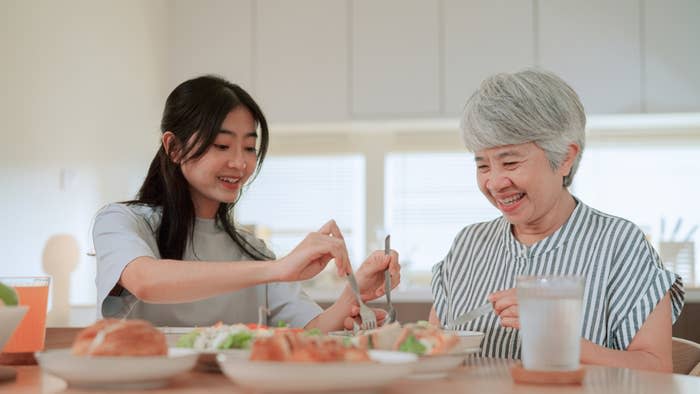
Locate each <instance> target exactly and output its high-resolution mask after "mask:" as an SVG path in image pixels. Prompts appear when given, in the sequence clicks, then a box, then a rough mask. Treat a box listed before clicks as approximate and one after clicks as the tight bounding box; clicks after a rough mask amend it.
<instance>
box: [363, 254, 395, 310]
mask: <svg viewBox="0 0 700 394" xmlns="http://www.w3.org/2000/svg"><path fill="white" fill-rule="evenodd" d="M387 269H388V270H389V274H390V275H391V288H392V289H393V288H395V287H396V286H397V285H398V284H399V282H401V265H400V264H399V254H398V253H396V251H394V250H392V251H391V253H390V254H388V255H385V254H384V251H383V250H381V251H379V250H378V251H375V252H373V253H372V254H371V255H369V257H367V260H365V262H364V263H362V265H361V266H360V268H358V269H357V272H355V278H356V279H357V285H358V287H359V289H360V296H361V297H362V300H363V301H371V300H374V299H376V298H378V297H381V296H383V295H384V271H386V270H387Z"/></svg>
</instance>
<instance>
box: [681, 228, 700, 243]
mask: <svg viewBox="0 0 700 394" xmlns="http://www.w3.org/2000/svg"><path fill="white" fill-rule="evenodd" d="M697 229H698V225H697V224H696V225H695V226H693V228H691V229H690V231H689V232H688V235H686V236H685V238H683V242H689V241H690V240H691V239H692V238H693V235H695V231H697Z"/></svg>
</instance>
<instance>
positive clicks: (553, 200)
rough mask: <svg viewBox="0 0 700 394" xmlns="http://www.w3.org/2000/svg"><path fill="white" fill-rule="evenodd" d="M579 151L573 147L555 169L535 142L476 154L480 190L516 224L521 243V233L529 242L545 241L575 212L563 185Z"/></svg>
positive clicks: (517, 235) (485, 150)
mask: <svg viewBox="0 0 700 394" xmlns="http://www.w3.org/2000/svg"><path fill="white" fill-rule="evenodd" d="M576 152H578V148H577V147H576V145H572V146H570V150H569V155H568V157H567V159H565V160H564V162H563V163H562V164H561V165H560V166H559V168H557V169H556V170H554V169H552V167H551V165H550V163H549V161H548V160H547V156H546V154H545V152H544V151H543V150H542V149H541V148H540V147H539V146H537V145H536V144H535V143H532V142H529V143H524V144H517V145H505V146H498V147H494V148H489V149H484V150H481V151H478V152H476V155H475V161H476V165H477V181H478V183H479V189H480V190H481V192H482V193H484V195H485V196H486V198H487V199H488V200H489V201H490V202H491V204H493V205H494V206H495V207H496V208H498V210H500V211H501V213H503V216H504V217H505V218H506V220H508V222H510V223H511V224H512V225H513V231H514V233H515V235H516V237H518V239H520V240H521V241H524V240H523V239H521V238H520V237H519V235H522V234H529V236H527V237H526V238H528V239H527V241H534V242H536V241H538V240H539V239H543V238H544V237H546V236H547V235H549V234H551V233H553V232H554V231H556V230H557V229H558V228H559V227H561V225H563V224H564V222H565V221H566V219H567V218H568V217H569V215H570V214H571V212H572V211H573V207H574V206H575V202H574V200H573V198H572V197H571V195H570V194H569V192H568V191H567V189H566V188H564V187H563V186H562V182H563V177H564V176H565V175H567V174H568V173H569V171H570V170H571V163H572V162H573V157H574V156H575V153H576ZM534 242H532V243H534ZM527 243H530V242H527Z"/></svg>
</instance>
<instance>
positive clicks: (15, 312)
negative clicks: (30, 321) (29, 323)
mask: <svg viewBox="0 0 700 394" xmlns="http://www.w3.org/2000/svg"><path fill="white" fill-rule="evenodd" d="M27 310H29V307H27V306H26V305H19V306H3V307H0V350H2V348H4V347H5V343H6V342H7V341H8V340H9V339H10V337H11V336H12V333H13V332H15V328H17V326H18V325H19V323H20V322H21V321H22V318H23V317H24V315H25V314H26V313H27Z"/></svg>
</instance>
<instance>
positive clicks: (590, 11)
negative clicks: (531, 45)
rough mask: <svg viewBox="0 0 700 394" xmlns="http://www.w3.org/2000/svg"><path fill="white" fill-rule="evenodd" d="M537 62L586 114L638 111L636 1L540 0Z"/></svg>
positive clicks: (639, 80) (639, 99)
mask: <svg viewBox="0 0 700 394" xmlns="http://www.w3.org/2000/svg"><path fill="white" fill-rule="evenodd" d="M537 6H538V13H537V15H538V16H537V18H538V28H537V31H538V32H537V35H536V38H535V39H536V41H537V47H536V53H537V56H538V58H539V65H540V66H542V67H543V68H545V69H548V70H551V71H553V72H555V73H557V74H558V75H560V76H561V77H562V78H563V79H564V80H566V81H567V82H568V83H569V84H571V85H572V86H573V88H574V90H576V92H577V93H578V94H579V96H580V97H581V100H582V102H583V105H584V107H585V109H586V112H587V113H589V114H609V113H637V112H640V111H641V109H642V108H641V107H642V106H641V40H640V30H641V29H640V12H641V11H640V2H639V1H638V0H619V1H607V0H591V1H578V0H540V1H538V2H537Z"/></svg>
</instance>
